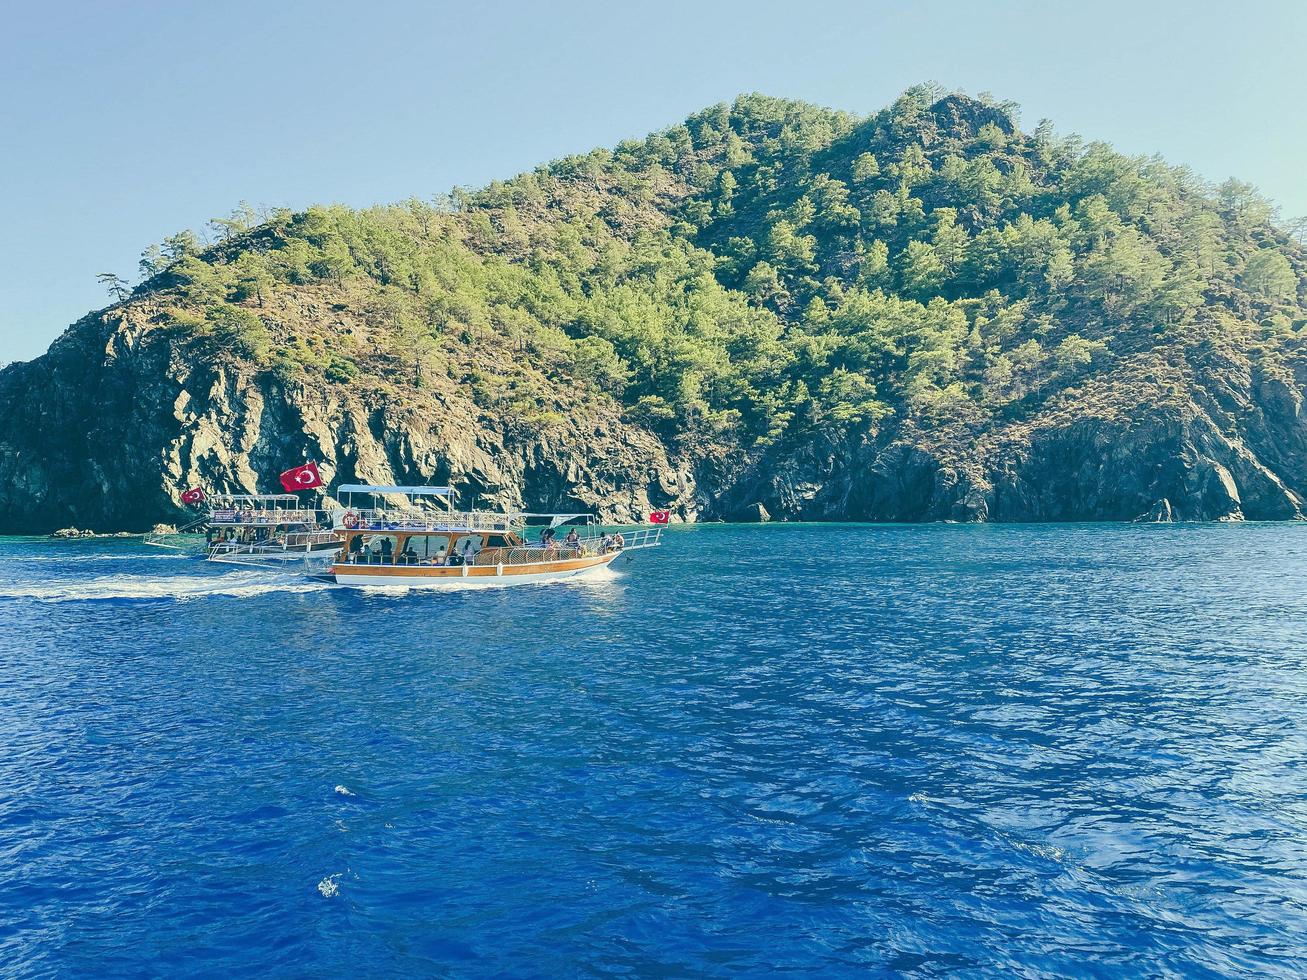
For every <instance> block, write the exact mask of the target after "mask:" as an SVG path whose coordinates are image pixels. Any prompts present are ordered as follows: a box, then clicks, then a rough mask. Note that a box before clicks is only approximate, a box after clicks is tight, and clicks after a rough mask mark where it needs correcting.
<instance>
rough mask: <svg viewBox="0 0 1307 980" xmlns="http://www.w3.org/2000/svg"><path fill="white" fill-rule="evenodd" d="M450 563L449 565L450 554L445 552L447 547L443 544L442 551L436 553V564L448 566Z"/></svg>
mask: <svg viewBox="0 0 1307 980" xmlns="http://www.w3.org/2000/svg"><path fill="white" fill-rule="evenodd" d="M448 563H449V552H448V551H446V550H445V546H444V545H443V544H442V545H441V546H440V550H439V551H437V552H436V564H437V565H446V564H448Z"/></svg>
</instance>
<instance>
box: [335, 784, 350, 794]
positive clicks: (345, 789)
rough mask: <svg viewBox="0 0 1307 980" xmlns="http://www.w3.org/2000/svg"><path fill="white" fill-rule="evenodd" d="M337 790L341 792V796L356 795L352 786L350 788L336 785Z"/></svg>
mask: <svg viewBox="0 0 1307 980" xmlns="http://www.w3.org/2000/svg"><path fill="white" fill-rule="evenodd" d="M336 792H337V793H339V794H340V795H341V796H353V795H354V794H353V793H351V792H350V788H349V787H348V786H337V787H336Z"/></svg>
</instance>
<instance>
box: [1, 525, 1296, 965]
mask: <svg viewBox="0 0 1307 980" xmlns="http://www.w3.org/2000/svg"><path fill="white" fill-rule="evenodd" d="M669 539H670V540H669V543H668V545H667V547H665V548H664V549H662V550H661V552H660V553H657V554H647V555H641V556H639V558H638V559H637V561H636V562H635V563H634V564H632V565H631V567H630V568H629V569H627V570H625V572H624V573H623V574H622V575H619V576H612V577H609V578H606V579H604V580H601V581H595V582H592V583H589V584H587V585H585V586H584V587H573V586H568V587H558V588H550V589H521V590H502V591H495V592H488V593H459V594H451V595H441V596H433V595H429V594H423V593H420V592H400V593H392V594H384V595H381V594H371V593H366V592H362V591H358V590H350V589H334V588H330V587H325V586H321V585H319V584H317V583H309V582H305V581H303V580H300V579H296V578H294V577H292V576H289V575H286V574H281V573H277V572H264V571H251V570H240V569H226V568H213V567H211V566H207V565H203V564H201V563H196V562H194V561H191V560H188V559H185V558H176V557H172V556H160V555H158V554H157V553H153V552H146V551H145V549H143V548H141V547H140V546H139V545H133V544H130V543H117V542H114V543H107V544H106V543H102V542H95V543H78V542H72V543H69V544H62V545H49V544H45V543H36V542H29V541H8V542H0V566H3V568H4V569H5V572H6V580H5V584H4V586H3V587H0V608H3V610H4V613H5V615H4V616H0V651H2V653H3V656H0V732H2V733H3V741H2V742H0V745H2V746H3V749H4V751H3V752H0V873H2V874H3V878H4V880H5V881H6V882H7V885H6V887H5V888H4V889H0V957H3V962H4V963H5V964H6V967H5V972H7V973H14V974H18V975H46V974H84V973H97V974H110V975H116V974H133V975H138V974H141V973H149V974H154V973H165V972H169V973H186V974H192V973H218V972H222V973H233V972H235V973H277V974H281V973H288V974H295V975H301V974H307V973H314V972H339V971H340V970H341V969H342V964H350V968H352V969H357V970H360V971H363V972H365V973H369V974H386V975H389V974H400V973H439V974H447V973H456V974H477V975H481V974H486V975H489V974H510V975H528V976H533V975H539V976H554V975H559V974H563V975H573V974H576V973H618V972H627V973H634V974H640V975H644V974H658V975H682V974H686V975H696V976H736V975H739V974H763V973H771V972H780V971H785V972H792V973H801V974H810V975H821V976H830V975H843V974H848V975H864V974H865V973H867V972H869V971H870V972H879V973H908V974H918V975H936V974H941V973H959V974H963V975H974V976H989V975H993V974H1008V973H1012V974H1018V975H1027V976H1035V975H1050V974H1053V975H1077V976H1079V975H1085V974H1090V975H1116V974H1132V975H1133V974H1152V975H1189V974H1209V975H1210V974H1240V975H1244V974H1248V975H1267V976H1297V975H1302V974H1303V973H1304V972H1305V971H1307V952H1305V951H1304V945H1303V941H1302V938H1301V937H1302V936H1303V935H1304V934H1307V775H1305V774H1304V759H1307V670H1305V669H1304V657H1305V656H1307V655H1305V654H1304V653H1303V651H1304V650H1307V594H1305V593H1304V590H1303V589H1302V586H1301V583H1302V571H1303V569H1304V567H1307V565H1305V564H1304V560H1305V559H1307V527H1299V526H1296V525H1295V526H1281V525H1249V526H1244V527H1226V526H1220V527H1183V526H1181V527H1170V528H1154V527H1094V526H1067V527H979V528H974V527H953V526H948V527H943V526H936V527H852V526H849V527H801V526H769V527H760V528H738V527H702V528H697V529H693V530H680V529H676V530H674V531H673V532H672V533H671V534H670V535H669ZM92 545H94V547H92ZM829 554H837V555H839V556H840V561H839V563H838V567H837V569H836V570H835V571H832V567H831V563H830V562H829V561H828V560H827V559H826V557H825V556H827V555H829ZM32 559H37V560H32ZM168 562H171V564H168Z"/></svg>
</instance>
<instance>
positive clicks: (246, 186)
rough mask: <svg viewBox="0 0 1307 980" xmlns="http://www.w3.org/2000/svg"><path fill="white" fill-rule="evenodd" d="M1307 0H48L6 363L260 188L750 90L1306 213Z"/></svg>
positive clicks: (555, 142)
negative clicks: (1102, 145)
mask: <svg viewBox="0 0 1307 980" xmlns="http://www.w3.org/2000/svg"><path fill="white" fill-rule="evenodd" d="M1304 50H1307V3H1304V2H1303V0H1266V2H1252V3H1248V4H1241V5H1231V4H1229V3H1228V0H1227V2H1213V0H1184V2H1181V0H1167V2H1155V0H1130V2H1119V0H1097V2H1095V3H1092V4H1091V3H1070V2H1067V3H1062V2H1049V0H1042V2H1038V0H1020V2H1018V0H990V2H985V0H937V2H930V0H918V2H910V0H880V2H876V0H862V2H855V0H844V2H822V0H804V2H796V3H785V4H783V3H774V2H767V0H750V2H705V0H693V2H682V0H659V2H658V3H641V4H628V3H622V2H614V0H608V2H593V3H591V2H585V3H581V2H577V3H569V2H567V0H556V2H553V3H543V2H540V0H534V2H514V3H510V2H501V3H494V2H487V3H480V4H476V3H466V2H464V3H458V4H450V3H442V2H437V0H429V2H421V0H405V2H386V0H372V2H368V3H352V4H347V3H341V2H335V0H312V2H309V0H258V2H251V0H222V2H214V3H202V2H199V0H170V2H154V0H133V2H129V3H122V4H117V3H105V2H103V0H96V2H77V3H73V2H60V0H45V2H42V3H38V2H35V0H26V2H20V0H15V2H13V3H10V4H7V5H6V8H5V12H4V22H3V28H2V29H0V141H3V143H2V144H0V177H2V178H3V181H2V182H0V186H3V188H4V192H5V196H6V198H7V199H8V201H9V204H8V205H7V207H6V209H5V219H4V229H3V232H4V233H3V234H2V235H0V269H2V270H3V271H2V272H0V361H6V360H16V359H26V358H30V357H33V356H35V355H37V354H39V353H41V352H42V351H43V350H44V349H45V348H46V347H47V346H48V344H49V343H50V341H51V340H52V339H54V337H56V336H57V335H58V334H59V333H60V332H61V331H62V330H63V328H64V327H65V326H67V325H68V324H69V323H71V322H72V321H73V320H75V319H77V318H79V317H81V316H82V315H83V314H85V313H86V312H87V311H88V310H91V309H96V308H99V307H101V306H103V305H105V303H106V302H107V300H106V298H105V296H104V293H103V291H102V290H101V288H100V287H99V286H98V285H97V284H96V282H95V275H96V273H98V272H105V271H112V272H117V273H119V274H121V275H126V276H131V277H133V278H134V277H135V273H136V261H137V258H138V257H139V255H140V252H141V250H142V249H143V248H144V247H145V246H146V245H148V244H150V243H151V242H155V241H158V240H160V239H162V238H163V236H165V235H168V234H171V233H173V232H175V231H177V230H179V229H181V228H186V227H192V228H197V229H198V228H200V227H201V226H202V225H203V224H204V222H205V221H206V220H207V219H208V218H210V217H213V216H215V215H221V214H226V213H227V212H229V211H230V210H231V208H232V207H233V206H234V205H235V204H236V203H237V202H238V201H240V200H242V199H244V200H248V201H250V202H251V203H253V204H256V205H259V204H264V205H269V206H274V205H286V206H290V207H303V206H305V205H308V204H311V203H315V202H333V201H338V202H343V203H346V204H351V205H356V206H366V205H369V204H373V203H380V202H387V201H395V200H400V199H403V198H406V197H410V196H413V195H417V196H420V197H430V196H431V195H433V194H435V193H437V192H440V191H444V190H448V189H449V188H450V187H451V186H453V185H455V184H470V185H479V184H482V183H484V182H486V181H488V180H490V179H492V178H495V177H506V176H510V175H512V174H514V173H517V172H519V171H521V170H524V169H528V168H530V167H532V166H534V165H535V164H537V163H540V162H543V161H546V160H549V159H553V158H556V157H559V156H563V155H565V154H568V153H573V152H579V151H584V150H587V149H590V148H591V147H594V146H600V145H603V146H609V145H612V144H614V143H616V142H618V141H619V140H621V139H623V138H626V137H631V136H642V135H644V134H645V133H648V132H650V131H652V130H654V129H658V128H661V127H663V126H666V125H669V124H671V123H675V122H677V121H679V120H681V119H683V118H684V117H685V116H687V115H689V114H690V113H691V112H693V111H695V110H697V109H700V108H702V107H704V106H706V105H710V104H712V103H715V102H720V101H727V100H730V99H731V98H733V97H734V96H735V95H736V94H738V93H740V92H750V91H759V92H765V93H767V94H771V95H778V96H786V97H791V98H799V99H805V100H808V101H811V102H816V103H819V104H822V105H828V106H833V107H837V108H841V109H846V110H849V111H852V112H858V113H867V112H871V111H873V110H876V109H879V108H881V107H882V106H884V105H885V104H886V103H887V102H889V101H890V100H892V99H893V98H894V96H895V95H897V94H898V92H900V91H901V90H902V89H904V88H906V87H907V86H908V85H911V84H914V83H916V82H920V81H926V80H932V79H933V80H935V81H939V82H941V83H943V84H944V85H945V86H947V87H949V88H961V89H964V90H967V91H970V92H979V91H986V90H987V91H990V92H992V93H994V95H996V96H997V97H999V98H1001V99H1013V100H1016V101H1017V102H1019V103H1021V105H1022V107H1023V112H1022V119H1023V122H1024V124H1025V125H1027V126H1032V127H1033V126H1034V124H1035V123H1036V122H1037V121H1038V120H1039V119H1040V118H1041V117H1044V116H1047V117H1049V118H1051V119H1052V120H1053V121H1054V122H1055V123H1056V125H1057V128H1058V130H1059V131H1061V132H1078V133H1081V134H1082V135H1084V136H1085V137H1088V138H1093V139H1106V140H1109V141H1111V142H1112V143H1114V144H1115V145H1116V146H1118V147H1119V148H1121V149H1122V150H1125V151H1127V152H1131V153H1155V152H1156V153H1161V154H1162V155H1164V156H1165V157H1166V158H1167V159H1169V160H1170V161H1172V162H1174V163H1186V164H1188V165H1190V166H1191V167H1192V168H1193V169H1194V170H1196V171H1197V172H1199V173H1200V174H1202V175H1204V176H1206V177H1209V178H1212V179H1223V178H1225V177H1227V176H1230V175H1232V174H1233V175H1236V176H1239V177H1240V178H1242V179H1245V180H1250V181H1252V182H1253V183H1255V184H1257V185H1258V186H1259V187H1260V188H1261V189H1262V190H1263V191H1264V192H1265V193H1266V194H1268V195H1269V196H1270V197H1271V198H1272V199H1273V200H1275V201H1276V202H1277V203H1279V204H1280V205H1281V206H1282V208H1283V210H1284V213H1285V214H1286V215H1298V214H1305V213H1307V179H1305V178H1304V175H1305V174H1307V125H1305V124H1304V118H1307V116H1305V113H1304V110H1307V72H1305V71H1304V69H1303V52H1304Z"/></svg>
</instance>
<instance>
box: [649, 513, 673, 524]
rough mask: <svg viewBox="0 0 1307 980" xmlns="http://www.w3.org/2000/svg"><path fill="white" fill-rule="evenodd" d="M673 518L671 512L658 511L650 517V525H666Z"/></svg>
mask: <svg viewBox="0 0 1307 980" xmlns="http://www.w3.org/2000/svg"><path fill="white" fill-rule="evenodd" d="M671 516H672V512H671V511H670V510H656V511H654V512H653V513H652V514H650V515H649V523H650V524H666V523H667V522H668V521H669V520H670V519H671Z"/></svg>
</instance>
